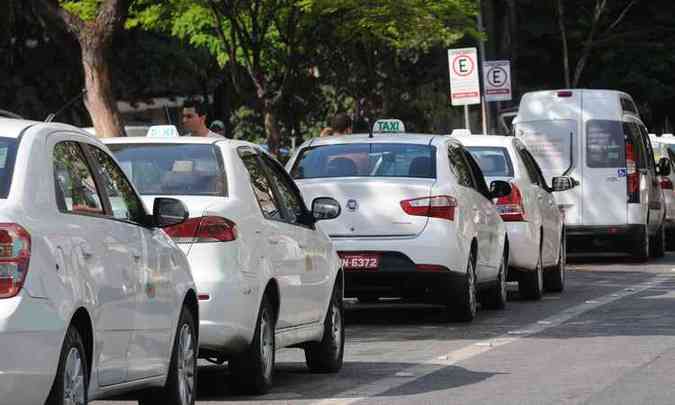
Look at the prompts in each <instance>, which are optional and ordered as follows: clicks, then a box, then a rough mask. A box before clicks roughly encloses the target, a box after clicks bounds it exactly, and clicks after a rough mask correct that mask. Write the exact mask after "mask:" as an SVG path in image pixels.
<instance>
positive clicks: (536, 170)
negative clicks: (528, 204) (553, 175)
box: [523, 149, 548, 189]
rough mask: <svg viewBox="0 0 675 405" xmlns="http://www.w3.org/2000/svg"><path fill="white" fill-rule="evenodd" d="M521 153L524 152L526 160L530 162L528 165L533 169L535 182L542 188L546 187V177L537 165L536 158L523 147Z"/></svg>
mask: <svg viewBox="0 0 675 405" xmlns="http://www.w3.org/2000/svg"><path fill="white" fill-rule="evenodd" d="M523 153H524V154H525V158H526V160H527V161H528V162H529V163H530V166H531V167H532V169H533V170H534V173H535V176H536V178H537V184H538V185H539V186H541V187H542V188H544V189H548V183H546V178H544V174H543V173H542V172H541V168H540V167H539V164H538V163H537V160H536V159H535V158H534V156H532V154H531V153H530V151H528V150H527V149H523Z"/></svg>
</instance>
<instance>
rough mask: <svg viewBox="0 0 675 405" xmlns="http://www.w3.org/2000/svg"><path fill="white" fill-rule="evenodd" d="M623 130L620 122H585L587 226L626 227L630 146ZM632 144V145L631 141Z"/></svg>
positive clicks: (631, 168)
mask: <svg viewBox="0 0 675 405" xmlns="http://www.w3.org/2000/svg"><path fill="white" fill-rule="evenodd" d="M629 139H630V138H626V135H624V126H623V123H622V122H621V121H618V120H602V119H597V120H596V119H591V120H588V121H586V139H585V161H584V176H583V181H582V187H581V190H582V198H583V199H584V201H585V202H586V203H585V204H584V207H583V210H582V223H583V224H584V225H591V226H592V225H618V224H625V223H626V221H627V215H628V204H627V203H626V202H627V191H628V189H627V175H628V174H629V173H628V172H629V171H631V172H632V171H633V170H635V168H634V166H633V167H628V168H627V167H626V166H627V165H626V150H630V147H631V146H630V145H631V143H627V140H629ZM629 142H630V141H629Z"/></svg>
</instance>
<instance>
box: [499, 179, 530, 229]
mask: <svg viewBox="0 0 675 405" xmlns="http://www.w3.org/2000/svg"><path fill="white" fill-rule="evenodd" d="M496 205H497V212H498V213H499V215H501V217H502V220H504V221H506V222H514V221H527V215H526V214H525V207H524V206H523V194H522V193H521V192H520V189H519V188H518V186H516V185H515V184H513V183H512V184H511V194H509V195H507V196H504V197H499V198H498V199H497V204H496Z"/></svg>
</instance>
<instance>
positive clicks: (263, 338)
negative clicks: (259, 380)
mask: <svg viewBox="0 0 675 405" xmlns="http://www.w3.org/2000/svg"><path fill="white" fill-rule="evenodd" d="M268 317H269V314H268V311H267V310H265V311H264V312H263V314H262V316H261V317H260V353H261V357H262V367H263V375H265V376H269V375H270V374H271V373H272V367H273V366H274V365H273V361H274V357H273V356H274V336H273V331H272V330H271V323H270V321H269V318H268Z"/></svg>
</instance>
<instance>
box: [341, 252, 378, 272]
mask: <svg viewBox="0 0 675 405" xmlns="http://www.w3.org/2000/svg"><path fill="white" fill-rule="evenodd" d="M340 259H341V260H342V268H343V269H350V270H377V268H378V267H379V266H380V256H379V255H378V254H367V253H359V254H344V253H341V254H340Z"/></svg>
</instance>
